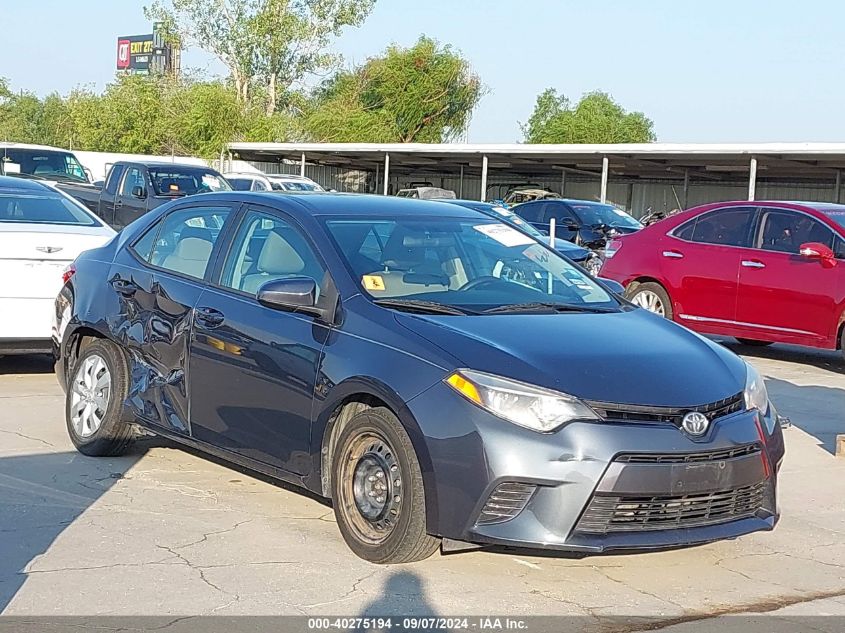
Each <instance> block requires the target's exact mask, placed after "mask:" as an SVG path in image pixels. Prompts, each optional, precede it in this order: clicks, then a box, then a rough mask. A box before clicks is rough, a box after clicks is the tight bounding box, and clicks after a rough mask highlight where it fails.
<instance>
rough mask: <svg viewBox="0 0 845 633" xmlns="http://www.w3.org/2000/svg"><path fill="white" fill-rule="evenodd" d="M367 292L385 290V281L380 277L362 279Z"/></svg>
mask: <svg viewBox="0 0 845 633" xmlns="http://www.w3.org/2000/svg"><path fill="white" fill-rule="evenodd" d="M361 281H363V282H364V288H365V289H366V290H384V279H382V278H381V277H379V276H378V275H364V276H363V277H362V278H361Z"/></svg>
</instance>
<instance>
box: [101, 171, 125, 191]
mask: <svg viewBox="0 0 845 633" xmlns="http://www.w3.org/2000/svg"><path fill="white" fill-rule="evenodd" d="M123 170H124V166H123V165H115V166H114V167H112V168H111V171H110V172H109V177H108V180H106V187H105V189H106V193H108V194H111V195H114V194H115V192H117V185H118V183H119V182H120V177H121V176H122V175H123Z"/></svg>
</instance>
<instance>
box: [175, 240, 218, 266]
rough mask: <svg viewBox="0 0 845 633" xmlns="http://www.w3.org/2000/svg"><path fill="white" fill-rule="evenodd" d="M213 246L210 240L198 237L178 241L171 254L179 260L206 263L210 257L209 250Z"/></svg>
mask: <svg viewBox="0 0 845 633" xmlns="http://www.w3.org/2000/svg"><path fill="white" fill-rule="evenodd" d="M213 246H214V245H213V244H212V243H211V241H210V240H204V239H201V238H198V237H188V238H185V239H183V240H179V245H178V246H177V247H176V251H175V252H174V253H173V254H174V255H175V256H176V257H178V258H179V259H190V260H194V261H208V259H209V257H211V249H212V247H213Z"/></svg>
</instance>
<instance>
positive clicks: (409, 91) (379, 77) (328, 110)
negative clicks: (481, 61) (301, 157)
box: [305, 37, 486, 143]
mask: <svg viewBox="0 0 845 633" xmlns="http://www.w3.org/2000/svg"><path fill="white" fill-rule="evenodd" d="M485 93H486V88H485V87H484V85H483V84H482V83H481V79H480V78H479V77H478V75H476V74H475V73H473V72H472V69H471V68H470V65H469V62H468V61H467V60H466V59H465V58H464V57H462V56H461V55H460V53H458V52H457V51H455V50H454V49H452V48H451V47H450V46H448V45H446V46H442V45H440V44H439V43H438V42H436V41H435V40H432V39H430V38H427V37H421V38H420V39H419V40H418V41H417V43H416V44H414V46H412V47H410V48H401V47H399V46H396V45H393V46H390V47H389V48H388V49H387V50H386V51H385V52H384V53H383V54H382V55H381V56H379V57H374V58H371V59H369V60H367V61H366V62H365V63H364V64H362V65H361V66H359V67H357V68H355V69H353V70H351V71H341V72H339V73H337V74H336V75H335V76H334V77H332V78H331V79H329V80H328V81H327V82H325V83H324V85H323V86H322V87H321V88H320V90H318V91H317V93H316V95H315V99H314V102H313V103H312V106H311V111H310V112H309V113H308V114H307V115H306V117H305V129H306V131H307V133H308V134H309V135H310V136H311V137H312V138H313V139H314V140H317V141H335V142H351V141H358V142H400V143H414V142H417V143H442V142H447V141H450V140H453V139H455V138H457V137H459V136H460V135H461V134H462V133H463V132H464V131H465V130H466V129H467V126H468V125H469V121H470V117H471V115H472V112H473V110H474V109H475V107H476V106H477V105H478V102H479V101H480V100H481V97H482V96H483V95H484V94H485Z"/></svg>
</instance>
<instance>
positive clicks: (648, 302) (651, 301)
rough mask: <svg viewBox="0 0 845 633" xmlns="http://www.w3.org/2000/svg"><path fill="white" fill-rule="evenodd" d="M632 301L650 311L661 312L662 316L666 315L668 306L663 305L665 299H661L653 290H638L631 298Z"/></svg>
mask: <svg viewBox="0 0 845 633" xmlns="http://www.w3.org/2000/svg"><path fill="white" fill-rule="evenodd" d="M631 303H633V304H634V305H637V306H640V307H641V308H645V309H646V310H648V311H649V312H654V313H655V314H659V315H660V316H662V317H665V316H666V306H664V305H663V301H661V300H660V297H658V296H657V295H656V294H655V293H653V292H652V291H651V290H643V291H641V292H638V293H637V294H635V295H634V297H633V298H632V299H631Z"/></svg>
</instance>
